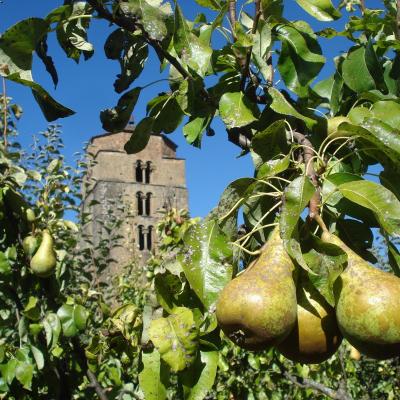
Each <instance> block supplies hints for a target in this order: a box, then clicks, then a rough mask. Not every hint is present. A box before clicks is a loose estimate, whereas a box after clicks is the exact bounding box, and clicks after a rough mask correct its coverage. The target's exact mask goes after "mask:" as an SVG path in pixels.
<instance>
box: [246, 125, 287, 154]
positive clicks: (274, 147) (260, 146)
mask: <svg viewBox="0 0 400 400" xmlns="http://www.w3.org/2000/svg"><path fill="white" fill-rule="evenodd" d="M251 147H252V150H253V151H254V152H255V153H256V154H258V155H259V156H260V157H261V160H262V162H266V161H270V160H271V159H272V158H274V157H275V156H277V155H279V154H281V153H283V154H287V152H288V151H289V145H288V143H287V138H286V124H285V121H284V120H279V121H275V122H273V123H272V124H271V125H269V126H268V127H267V128H266V129H264V130H263V131H261V132H257V133H256V134H255V135H254V136H253V139H252V141H251Z"/></svg>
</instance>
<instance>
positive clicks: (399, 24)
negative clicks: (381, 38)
mask: <svg viewBox="0 0 400 400" xmlns="http://www.w3.org/2000/svg"><path fill="white" fill-rule="evenodd" d="M396 9H397V13H396V29H395V32H394V34H395V36H396V39H397V40H400V0H397V1H396Z"/></svg>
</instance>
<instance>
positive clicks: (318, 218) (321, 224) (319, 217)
mask: <svg viewBox="0 0 400 400" xmlns="http://www.w3.org/2000/svg"><path fill="white" fill-rule="evenodd" d="M314 220H315V221H316V222H317V224H318V225H319V226H320V228H321V229H322V231H323V232H329V230H328V228H327V227H326V225H325V222H324V220H323V219H322V217H321V215H319V214H317V215H314Z"/></svg>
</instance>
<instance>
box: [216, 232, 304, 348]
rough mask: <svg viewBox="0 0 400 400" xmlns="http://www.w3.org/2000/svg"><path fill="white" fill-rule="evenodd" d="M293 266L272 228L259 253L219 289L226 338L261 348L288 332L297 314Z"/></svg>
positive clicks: (219, 312) (220, 316)
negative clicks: (237, 274)
mask: <svg viewBox="0 0 400 400" xmlns="http://www.w3.org/2000/svg"><path fill="white" fill-rule="evenodd" d="M293 270H294V265H293V262H292V260H291V259H290V257H289V256H288V254H287V253H286V251H285V249H284V246H283V242H282V239H281V238H280V236H279V230H278V229H275V230H274V231H273V232H272V233H271V235H270V237H269V239H268V241H267V243H266V244H265V245H264V246H263V248H262V252H261V255H260V257H259V258H258V259H257V260H256V261H255V262H254V263H252V264H251V265H250V266H249V267H248V268H247V269H246V270H245V271H244V272H243V273H242V274H241V275H239V276H238V277H236V278H235V279H233V280H232V281H230V282H229V283H228V284H227V285H226V286H225V288H224V289H223V290H222V292H221V293H220V296H219V299H218V302H217V309H216V315H217V320H218V323H219V326H220V327H221V329H222V330H223V331H224V333H225V334H226V335H227V336H228V337H229V339H231V340H232V341H233V342H234V343H235V344H237V345H238V346H240V347H243V348H245V349H248V350H264V349H267V348H268V347H271V346H274V345H276V344H277V343H279V342H280V341H281V340H283V339H284V338H285V337H286V336H287V335H288V334H289V333H290V331H291V330H292V329H293V327H294V324H295V322H296V314H297V313H296V287H295V283H294V280H293Z"/></svg>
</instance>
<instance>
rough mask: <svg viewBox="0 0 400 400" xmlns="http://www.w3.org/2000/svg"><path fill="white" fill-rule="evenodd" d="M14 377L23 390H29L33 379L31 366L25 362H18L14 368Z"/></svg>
mask: <svg viewBox="0 0 400 400" xmlns="http://www.w3.org/2000/svg"><path fill="white" fill-rule="evenodd" d="M15 377H16V378H17V380H18V381H19V382H20V383H21V384H22V386H23V387H24V389H27V390H30V389H31V386H32V378H33V365H32V364H30V363H27V362H18V363H17V366H16V368H15Z"/></svg>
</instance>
